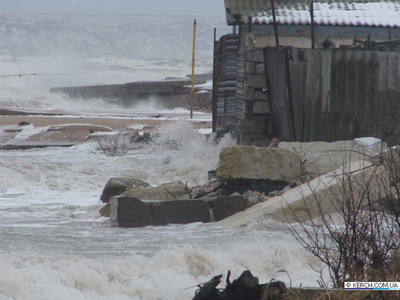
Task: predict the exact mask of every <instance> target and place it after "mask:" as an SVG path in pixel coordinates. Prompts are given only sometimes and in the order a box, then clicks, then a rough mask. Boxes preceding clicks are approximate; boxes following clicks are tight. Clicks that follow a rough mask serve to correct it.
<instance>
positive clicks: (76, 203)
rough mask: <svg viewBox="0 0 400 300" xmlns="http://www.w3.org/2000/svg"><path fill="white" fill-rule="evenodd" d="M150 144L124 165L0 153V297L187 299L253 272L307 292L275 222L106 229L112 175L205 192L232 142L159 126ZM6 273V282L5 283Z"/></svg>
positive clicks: (290, 242)
mask: <svg viewBox="0 0 400 300" xmlns="http://www.w3.org/2000/svg"><path fill="white" fill-rule="evenodd" d="M155 133H156V134H157V135H158V136H159V137H158V138H156V140H155V141H154V143H152V144H149V145H146V146H144V147H143V148H141V149H137V150H132V151H130V152H129V153H128V154H127V155H126V156H123V157H109V156H105V155H104V154H102V153H99V152H97V150H96V145H95V143H90V142H88V143H85V144H83V145H80V146H75V147H72V148H69V149H64V148H62V149H52V148H48V149H36V150H28V151H3V152H0V191H1V196H0V215H1V219H0V236H1V240H2V243H1V244H0V265H1V268H2V270H3V272H2V275H0V299H7V300H8V299H54V297H55V296H57V298H60V299H64V298H65V299H67V297H68V298H71V297H73V298H74V299H128V298H129V297H130V298H133V299H187V298H190V297H192V296H193V294H194V290H187V291H182V289H183V288H186V287H189V286H192V285H195V284H196V283H199V282H203V281H206V280H208V279H209V278H210V277H212V276H214V275H216V274H219V273H226V272H227V271H228V270H231V271H233V274H235V276H238V275H240V273H241V272H242V271H244V270H245V269H250V270H251V271H252V272H253V273H254V274H255V275H257V276H259V277H260V279H261V280H263V281H269V280H270V278H271V277H274V278H281V279H282V280H285V281H288V280H287V278H285V277H284V276H285V275H284V274H282V273H277V271H278V270H280V269H285V270H286V271H288V272H289V273H290V275H291V277H292V279H293V281H294V284H296V285H300V283H302V284H303V285H312V284H314V285H315V283H316V279H318V278H317V274H316V273H314V272H312V271H310V268H309V267H308V265H307V264H308V261H309V260H313V259H312V258H311V257H308V256H307V255H306V254H305V253H304V252H303V251H302V250H301V248H300V246H299V245H298V244H297V243H296V241H295V240H294V239H293V237H291V236H290V235H289V234H288V233H283V232H282V230H285V226H284V225H282V224H279V223H276V222H274V221H272V220H266V221H263V222H261V223H255V224H251V225H249V227H247V228H239V229H232V230H229V229H228V230H227V229H213V230H210V229H207V228H204V227H203V226H202V225H201V224H189V225H170V226H166V227H148V228H140V229H122V228H111V227H110V223H109V220H108V219H106V218H102V217H100V216H99V214H98V210H99V209H100V208H101V206H102V205H101V203H100V202H99V195H100V194H101V190H102V188H103V187H104V185H105V183H106V181H107V180H108V178H109V177H111V176H132V177H137V178H141V179H143V180H146V181H148V182H150V183H151V184H152V185H158V184H162V183H165V182H169V181H174V180H182V181H188V183H189V184H191V185H195V184H204V183H205V181H206V180H207V178H206V176H207V171H209V170H211V169H215V167H216V166H217V164H218V153H219V150H220V149H221V148H222V147H223V146H229V145H234V144H235V142H234V140H233V139H232V138H230V137H229V136H227V137H225V138H224V139H223V140H221V141H220V143H219V144H218V145H215V143H214V142H213V140H212V139H207V138H206V137H204V136H203V135H201V134H199V133H198V131H197V130H195V129H194V128H193V127H192V126H191V125H190V123H185V122H176V123H171V124H167V125H163V126H162V127H160V128H159V129H158V130H156V132H155ZM5 274H7V275H5Z"/></svg>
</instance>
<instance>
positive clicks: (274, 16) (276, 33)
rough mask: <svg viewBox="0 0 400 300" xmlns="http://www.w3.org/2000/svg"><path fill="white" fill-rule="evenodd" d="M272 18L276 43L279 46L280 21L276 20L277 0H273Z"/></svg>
mask: <svg viewBox="0 0 400 300" xmlns="http://www.w3.org/2000/svg"><path fill="white" fill-rule="evenodd" d="M271 9H272V20H273V21H274V32H275V43H276V47H279V35H278V23H277V22H276V13H275V0H271Z"/></svg>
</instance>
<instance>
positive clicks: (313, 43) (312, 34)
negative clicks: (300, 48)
mask: <svg viewBox="0 0 400 300" xmlns="http://www.w3.org/2000/svg"><path fill="white" fill-rule="evenodd" d="M310 15H311V49H315V33H314V0H311V4H310Z"/></svg>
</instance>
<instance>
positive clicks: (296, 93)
mask: <svg viewBox="0 0 400 300" xmlns="http://www.w3.org/2000/svg"><path fill="white" fill-rule="evenodd" d="M306 67H307V63H306V62H304V61H295V62H289V69H290V82H291V87H292V103H293V117H294V127H295V131H296V139H297V141H303V140H304V85H305V83H304V81H305V77H304V73H305V70H306Z"/></svg>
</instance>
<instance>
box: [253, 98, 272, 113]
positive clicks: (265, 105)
mask: <svg viewBox="0 0 400 300" xmlns="http://www.w3.org/2000/svg"><path fill="white" fill-rule="evenodd" d="M270 112H271V110H270V107H269V102H266V101H254V102H253V113H254V114H269V113H270Z"/></svg>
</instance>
